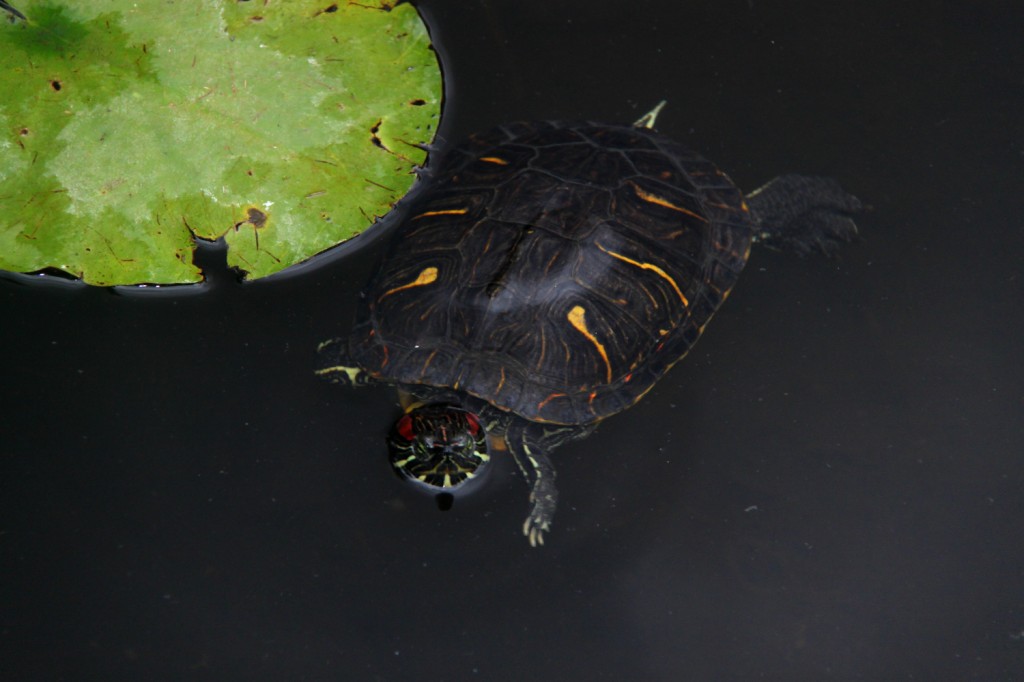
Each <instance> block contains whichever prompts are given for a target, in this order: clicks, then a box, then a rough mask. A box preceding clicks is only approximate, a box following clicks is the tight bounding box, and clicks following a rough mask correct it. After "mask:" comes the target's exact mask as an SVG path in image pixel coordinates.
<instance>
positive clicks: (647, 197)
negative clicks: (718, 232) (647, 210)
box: [629, 182, 708, 223]
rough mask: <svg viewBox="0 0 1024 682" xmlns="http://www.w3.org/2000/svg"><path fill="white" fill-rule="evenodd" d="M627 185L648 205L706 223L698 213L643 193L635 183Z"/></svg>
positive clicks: (648, 193) (645, 192)
mask: <svg viewBox="0 0 1024 682" xmlns="http://www.w3.org/2000/svg"><path fill="white" fill-rule="evenodd" d="M629 184H630V186H631V187H632V188H633V191H634V192H636V195H637V196H638V197H640V198H641V199H642V200H644V201H646V202H647V203H649V204H655V205H656V206H664V207H665V208H670V209H672V210H673V211H679V212H680V213H685V214H686V215H688V216H690V217H691V218H696V219H697V220H699V221H701V222H704V223H706V222H707V221H708V219H707V218H705V217H704V216H702V215H701V214H699V213H694V212H693V211H691V210H689V209H686V208H683V207H682V206H676V205H675V204H673V203H672V202H671V201H669V200H668V199H666V198H664V197H659V196H658V195H657V194H652V193H650V192H647V191H645V190H644V189H643V188H641V187H640V185H638V184H636V183H635V182H631V183H629Z"/></svg>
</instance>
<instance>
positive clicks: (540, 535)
mask: <svg viewBox="0 0 1024 682" xmlns="http://www.w3.org/2000/svg"><path fill="white" fill-rule="evenodd" d="M590 431H591V429H589V428H586V427H581V426H553V425H550V424H548V425H545V424H537V423H534V422H528V421H526V420H522V419H518V418H517V419H514V420H513V422H512V423H511V424H510V425H509V427H508V430H507V431H506V432H505V442H506V444H507V445H508V449H509V452H511V453H512V456H513V458H515V461H516V464H517V465H518V466H519V470H520V471H521V472H522V473H523V477H524V478H525V479H526V481H527V483H529V484H530V505H531V508H530V515H529V516H527V517H526V520H525V521H524V522H523V535H525V536H526V537H527V538H528V539H529V541H530V546H531V547H536V546H537V545H543V544H544V533H547V532H548V531H549V530H551V521H552V519H554V517H555V509H556V508H557V507H558V488H556V487H555V476H556V473H555V467H554V466H552V464H551V460H550V459H549V457H548V455H549V453H550V452H551V451H552V450H554V449H555V448H557V447H558V446H560V445H562V444H563V443H567V442H568V441H570V440H575V439H577V438H582V437H583V436H585V435H587V434H588V433H590Z"/></svg>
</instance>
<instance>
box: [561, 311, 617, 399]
mask: <svg viewBox="0 0 1024 682" xmlns="http://www.w3.org/2000/svg"><path fill="white" fill-rule="evenodd" d="M585 314H586V310H584V308H583V306H579V305H577V306H573V307H572V310H570V311H569V314H568V315H566V317H567V318H568V319H569V324H571V325H572V326H573V327H575V328H576V331H578V332H579V333H580V334H583V336H584V337H586V339H587V341H590V343H592V344H594V348H597V352H598V353H600V354H601V359H602V360H604V366H605V369H606V370H607V372H606V375H607V380H608V381H609V382H611V380H612V363H611V362H609V361H608V352H607V351H606V350H605V349H604V344H603V343H601V342H600V341H598V340H597V337H596V336H594V335H593V334H591V333H590V330H589V329H587V320H586V318H585Z"/></svg>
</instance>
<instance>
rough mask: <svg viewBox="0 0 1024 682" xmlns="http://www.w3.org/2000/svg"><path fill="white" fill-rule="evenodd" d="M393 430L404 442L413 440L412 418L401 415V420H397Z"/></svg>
mask: <svg viewBox="0 0 1024 682" xmlns="http://www.w3.org/2000/svg"><path fill="white" fill-rule="evenodd" d="M395 430H396V431H398V435H399V436H401V437H402V438H404V439H405V440H408V441H411V440H412V439H413V432H412V417H410V416H409V415H407V414H406V415H402V418H401V419H399V420H398V423H397V424H396V425H395Z"/></svg>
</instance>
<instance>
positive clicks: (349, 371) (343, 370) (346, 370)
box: [313, 365, 363, 386]
mask: <svg viewBox="0 0 1024 682" xmlns="http://www.w3.org/2000/svg"><path fill="white" fill-rule="evenodd" d="M362 373H363V370H362V369H361V368H359V367H344V366H342V365H337V366H335V367H324V368H323V369H318V370H314V371H313V374H315V375H317V376H320V377H322V376H329V375H331V374H344V375H345V376H347V377H348V381H349V383H350V384H352V385H353V386H355V385H356V380H357V379H358V378H359V375H360V374H362Z"/></svg>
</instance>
